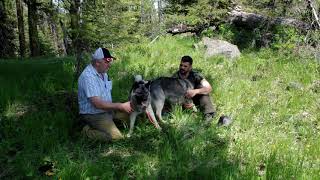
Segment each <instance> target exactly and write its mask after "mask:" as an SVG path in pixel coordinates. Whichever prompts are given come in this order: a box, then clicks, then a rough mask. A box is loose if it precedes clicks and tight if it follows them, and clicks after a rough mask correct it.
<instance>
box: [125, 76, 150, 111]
mask: <svg viewBox="0 0 320 180" xmlns="http://www.w3.org/2000/svg"><path fill="white" fill-rule="evenodd" d="M148 88H149V84H148V82H147V81H144V80H143V79H142V77H141V75H136V76H135V82H134V84H133V85H132V89H131V92H130V97H129V99H130V102H131V105H132V108H133V109H134V110H135V111H139V112H142V111H145V110H146V109H147V107H148V106H149V104H150V102H151V97H150V91H149V89H148Z"/></svg>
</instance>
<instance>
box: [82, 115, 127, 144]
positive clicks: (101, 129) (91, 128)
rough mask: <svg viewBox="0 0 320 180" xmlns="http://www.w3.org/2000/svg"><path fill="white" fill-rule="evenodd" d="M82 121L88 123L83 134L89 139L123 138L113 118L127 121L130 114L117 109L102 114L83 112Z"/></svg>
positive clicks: (109, 139)
mask: <svg viewBox="0 0 320 180" xmlns="http://www.w3.org/2000/svg"><path fill="white" fill-rule="evenodd" d="M80 116H81V121H83V122H84V123H85V124H86V125H85V126H84V127H83V129H82V132H81V133H82V134H83V135H85V136H87V137H88V138H89V139H93V140H98V141H107V142H109V141H112V140H118V139H122V138H123V135H122V134H121V132H120V131H119V129H118V128H117V126H116V125H115V124H114V122H113V120H114V119H115V120H120V121H127V120H128V119H129V115H128V114H126V113H124V112H119V111H115V112H114V115H112V114H111V113H100V114H82V115H80Z"/></svg>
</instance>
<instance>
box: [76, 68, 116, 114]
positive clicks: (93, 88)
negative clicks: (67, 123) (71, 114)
mask: <svg viewBox="0 0 320 180" xmlns="http://www.w3.org/2000/svg"><path fill="white" fill-rule="evenodd" d="M111 90H112V81H109V79H108V75H107V73H103V78H102V77H101V74H99V73H98V72H97V70H96V69H95V68H94V67H93V66H92V64H89V65H88V66H87V67H86V68H85V69H84V71H83V72H82V73H81V75H80V77H79V79H78V101H79V113H80V114H98V113H103V112H107V111H105V110H102V109H97V108H95V107H94V106H93V104H92V103H91V102H90V99H89V98H91V97H95V96H98V97H99V98H100V99H102V100H104V101H106V102H112V97H111Z"/></svg>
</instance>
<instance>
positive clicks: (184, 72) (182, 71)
mask: <svg viewBox="0 0 320 180" xmlns="http://www.w3.org/2000/svg"><path fill="white" fill-rule="evenodd" d="M179 72H180V74H182V75H186V74H187V71H185V70H183V69H180V70H179Z"/></svg>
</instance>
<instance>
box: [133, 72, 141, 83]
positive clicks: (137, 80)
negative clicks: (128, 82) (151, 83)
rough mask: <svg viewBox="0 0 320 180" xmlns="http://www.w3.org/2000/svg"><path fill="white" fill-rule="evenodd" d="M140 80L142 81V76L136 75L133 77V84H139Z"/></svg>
mask: <svg viewBox="0 0 320 180" xmlns="http://www.w3.org/2000/svg"><path fill="white" fill-rule="evenodd" d="M142 80H143V79H142V76H141V75H140V74H137V75H135V76H134V81H135V82H139V81H142Z"/></svg>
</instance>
